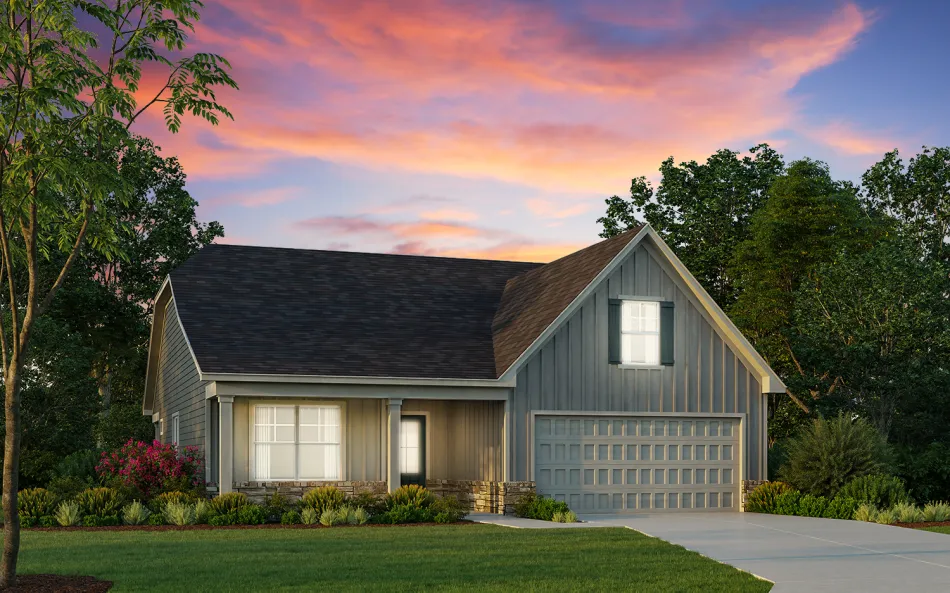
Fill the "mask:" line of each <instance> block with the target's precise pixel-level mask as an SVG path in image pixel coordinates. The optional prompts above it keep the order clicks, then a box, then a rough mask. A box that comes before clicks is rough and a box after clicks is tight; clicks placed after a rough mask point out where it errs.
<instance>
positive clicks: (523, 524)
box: [465, 513, 616, 529]
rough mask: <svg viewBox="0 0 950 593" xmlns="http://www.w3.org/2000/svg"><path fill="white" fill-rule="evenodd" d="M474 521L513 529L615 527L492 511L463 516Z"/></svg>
mask: <svg viewBox="0 0 950 593" xmlns="http://www.w3.org/2000/svg"><path fill="white" fill-rule="evenodd" d="M465 518H466V519H468V520H469V521H474V522H475V523H486V524H488V525H501V526H502V527H514V528H515V529H577V528H578V527H616V526H615V525H600V524H599V523H598V524H592V523H554V522H552V521H538V520H536V519H522V518H521V517H513V516H511V515H495V514H492V513H471V514H469V515H467V516H466V517H465Z"/></svg>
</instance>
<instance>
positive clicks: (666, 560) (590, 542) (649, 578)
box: [19, 525, 772, 593]
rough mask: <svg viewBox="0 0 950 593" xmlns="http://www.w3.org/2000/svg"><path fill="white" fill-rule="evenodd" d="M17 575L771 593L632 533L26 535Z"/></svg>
mask: <svg viewBox="0 0 950 593" xmlns="http://www.w3.org/2000/svg"><path fill="white" fill-rule="evenodd" d="M19 571H20V573H21V574H26V573H58V574H81V575H92V576H96V577H99V578H101V579H106V580H110V581H113V582H114V583H115V588H114V589H113V591H116V592H121V591H143V590H148V591H258V590H267V591H315V590H327V591H366V590H372V591H422V590H426V591H428V590H438V591H465V592H466V593H471V592H472V591H479V592H483V591H515V590H517V591H598V590H601V591H603V590H613V591H618V590H623V591H704V592H714V591H723V592H726V591H728V592H730V593H731V592H735V591H749V592H756V593H758V592H761V593H765V592H766V591H768V590H769V589H771V587H772V585H771V583H767V582H764V581H760V580H758V579H756V578H755V577H753V576H752V575H749V574H747V573H743V572H740V571H739V570H737V569H735V568H732V567H730V566H726V565H724V564H719V563H718V562H715V561H713V560H710V559H708V558H704V557H702V556H700V555H699V554H696V553H693V552H690V551H688V550H686V549H684V548H682V547H679V546H674V545H672V544H669V543H666V542H664V541H661V540H658V539H654V538H650V537H647V536H644V535H641V534H639V533H636V532H634V531H631V530H629V529H621V528H616V529H613V528H610V529H607V528H604V529H539V530H531V529H509V528H504V527H496V526H492V525H473V526H468V525H462V526H450V525H448V526H438V527H432V526H424V527H380V528H336V529H257V530H252V529H247V530H208V531H160V532H145V531H126V532H117V531H99V532H90V531H71V532H62V531H60V532H37V531H26V532H24V533H23V540H22V546H21V549H20V564H19Z"/></svg>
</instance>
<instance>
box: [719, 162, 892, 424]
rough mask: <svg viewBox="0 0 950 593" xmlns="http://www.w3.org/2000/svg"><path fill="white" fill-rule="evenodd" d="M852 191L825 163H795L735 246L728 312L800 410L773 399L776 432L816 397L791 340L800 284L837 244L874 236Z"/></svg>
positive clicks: (857, 243)
mask: <svg viewBox="0 0 950 593" xmlns="http://www.w3.org/2000/svg"><path fill="white" fill-rule="evenodd" d="M857 193H858V192H857V189H856V188H855V187H854V185H853V184H851V183H849V182H842V181H835V180H833V179H832V178H831V173H830V171H829V169H828V166H827V165H826V164H824V163H822V162H819V161H813V160H810V159H803V160H800V161H796V162H794V163H792V164H791V165H789V167H788V171H787V172H786V173H785V174H784V175H782V176H781V177H779V178H777V179H776V180H775V182H774V183H773V184H772V186H771V187H770V188H769V192H768V200H767V201H766V203H765V205H764V206H763V207H762V208H761V209H760V210H759V211H757V212H756V213H755V214H754V215H753V217H752V221H751V223H750V230H749V237H748V239H746V240H745V241H743V242H742V243H741V244H739V246H738V248H737V249H736V253H735V258H734V260H733V262H732V265H731V272H732V274H733V276H734V277H735V278H736V285H737V287H738V289H739V293H738V297H737V299H736V302H735V303H734V304H733V305H732V307H730V314H731V316H732V319H733V320H734V321H735V322H736V324H737V325H738V326H739V327H740V328H741V329H742V330H743V332H744V333H745V335H746V336H748V337H749V339H750V340H751V341H752V343H753V344H755V346H756V349H757V350H758V351H759V352H760V353H761V354H762V355H763V357H764V358H765V359H766V360H767V361H768V362H769V364H770V365H771V366H772V368H773V369H775V370H776V371H777V372H778V373H779V374H780V376H782V377H783V379H785V381H786V384H788V385H789V387H790V390H789V391H788V394H789V395H790V396H791V397H792V400H793V401H794V402H795V403H796V404H797V406H798V408H799V409H800V411H796V410H794V409H789V408H788V407H787V403H788V402H787V398H784V397H782V398H774V399H773V401H772V402H771V405H770V411H771V413H772V414H773V417H772V419H773V420H774V423H773V424H772V425H770V429H771V428H774V429H775V430H776V433H782V432H791V430H792V429H793V428H794V427H795V425H797V424H798V423H799V422H800V421H801V420H802V415H801V412H805V413H808V411H809V409H808V404H807V402H806V401H805V400H808V399H811V398H813V397H817V396H818V391H816V390H814V389H808V387H809V385H808V381H809V380H810V377H809V375H808V373H807V372H806V371H805V370H804V369H803V368H802V366H801V363H800V361H799V360H798V357H797V355H796V352H795V351H794V349H793V347H792V343H791V342H790V340H789V332H790V331H791V328H792V325H793V322H792V313H793V311H794V308H795V298H796V294H797V291H798V288H799V286H800V285H801V283H802V282H803V281H805V280H807V279H808V278H809V275H810V274H811V273H812V271H813V270H814V269H815V267H816V266H819V265H821V264H824V263H826V262H830V261H832V260H833V258H834V256H835V255H836V254H837V253H838V252H839V251H840V250H841V249H843V248H848V247H853V248H855V249H859V248H862V247H867V246H868V245H870V244H871V243H872V242H873V240H874V236H873V229H874V228H875V224H874V222H873V221H872V220H871V218H870V217H869V216H868V215H867V213H866V212H865V211H864V210H863V209H862V208H861V205H860V203H859V201H858V197H857ZM802 389H804V390H805V391H806V392H807V393H808V394H810V397H808V396H803V395H802V392H801V390H802ZM829 389H833V386H832V387H829ZM796 394H797V395H796ZM773 436H774V435H773Z"/></svg>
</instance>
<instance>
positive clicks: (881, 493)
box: [840, 475, 910, 509]
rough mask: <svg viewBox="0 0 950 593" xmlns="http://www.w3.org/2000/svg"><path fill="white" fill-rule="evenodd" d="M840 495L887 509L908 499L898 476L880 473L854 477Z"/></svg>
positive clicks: (905, 489)
mask: <svg viewBox="0 0 950 593" xmlns="http://www.w3.org/2000/svg"><path fill="white" fill-rule="evenodd" d="M840 495H841V496H850V497H851V498H853V499H855V500H856V501H858V503H868V504H872V505H874V506H876V507H877V508H879V509H889V508H891V507H892V506H894V505H896V504H898V503H901V502H908V501H909V500H910V496H909V495H908V494H907V488H906V487H905V486H904V482H903V481H902V480H901V479H900V478H895V477H894V476H882V475H872V476H861V477H860V478H855V479H854V480H851V481H850V482H848V483H847V484H845V486H844V488H842V489H841V492H840Z"/></svg>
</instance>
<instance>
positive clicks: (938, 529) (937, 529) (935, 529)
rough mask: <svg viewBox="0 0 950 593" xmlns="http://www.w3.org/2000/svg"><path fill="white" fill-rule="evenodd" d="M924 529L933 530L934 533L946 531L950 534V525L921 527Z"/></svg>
mask: <svg viewBox="0 0 950 593" xmlns="http://www.w3.org/2000/svg"><path fill="white" fill-rule="evenodd" d="M921 529H923V530H924V531H933V532H934V533H946V534H947V535H950V526H947V525H941V526H938V527H921Z"/></svg>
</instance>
